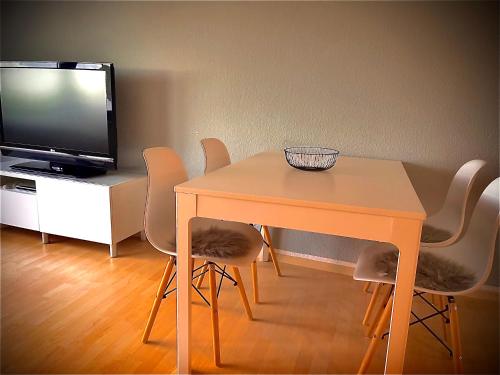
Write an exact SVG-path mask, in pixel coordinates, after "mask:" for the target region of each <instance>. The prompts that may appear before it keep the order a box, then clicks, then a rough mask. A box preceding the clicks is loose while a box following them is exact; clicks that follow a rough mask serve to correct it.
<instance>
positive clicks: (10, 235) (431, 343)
mask: <svg viewBox="0 0 500 375" xmlns="http://www.w3.org/2000/svg"><path fill="white" fill-rule="evenodd" d="M107 251H108V247H107V246H105V245H99V244H95V243H90V242H84V241H77V240H71V239H67V238H55V241H54V243H52V244H49V245H42V244H41V242H40V234H39V233H36V232H31V231H24V230H19V229H14V228H10V227H4V228H2V230H1V370H2V373H169V372H172V371H174V370H175V339H176V335H175V298H168V299H167V300H166V302H165V301H164V302H163V303H162V306H161V308H160V312H159V313H158V318H157V321H156V324H155V326H154V328H153V331H152V334H151V342H150V343H149V344H147V345H144V344H142V343H141V334H142V330H143V328H144V324H145V323H146V319H147V316H148V313H149V309H150V306H151V303H152V300H153V297H154V295H155V291H156V287H157V283H158V282H159V280H160V278H161V275H162V271H163V267H164V265H165V263H166V257H165V256H163V255H162V254H160V253H158V252H157V251H155V250H153V249H152V248H151V247H150V246H149V245H148V244H147V243H146V242H141V241H140V240H139V239H138V238H131V239H128V240H126V241H124V242H122V243H121V244H119V246H118V251H119V255H120V256H119V257H118V258H115V259H110V258H108V252H107ZM282 271H283V274H284V277H282V278H278V277H276V276H275V274H274V270H273V268H272V265H271V264H270V263H264V264H262V263H259V276H260V288H261V299H262V301H263V302H262V303H261V304H259V305H253V304H252V309H253V313H254V317H255V318H256V319H255V320H254V321H248V320H247V318H246V316H245V314H244V310H243V306H242V305H241V303H240V300H239V296H238V291H237V290H236V288H234V287H233V286H232V285H231V284H229V283H227V284H226V285H225V286H224V287H223V290H222V293H221V296H220V302H219V307H220V310H219V314H220V330H221V346H222V362H223V366H222V367H220V368H216V367H214V365H213V363H212V350H211V330H210V313H209V309H208V308H207V307H206V306H205V305H203V304H202V303H201V302H200V301H201V299H200V298H199V297H198V296H196V295H194V296H193V300H194V301H195V305H194V308H193V332H194V333H195V335H194V340H193V341H194V343H193V369H194V371H195V372H201V373H353V372H355V371H356V370H357V367H358V365H359V363H360V361H361V358H362V356H363V353H364V351H365V349H366V347H367V345H368V339H366V338H365V337H364V336H363V330H362V328H361V320H362V317H363V312H364V309H365V307H366V305H367V302H368V299H369V295H367V294H365V293H363V291H362V287H363V286H362V285H361V284H360V283H357V282H354V281H353V280H352V279H351V278H350V277H348V276H344V275H339V274H334V273H329V272H324V271H315V270H312V269H307V268H301V267H298V266H292V265H288V264H282ZM242 276H243V279H244V282H245V286H246V287H247V291H248V292H249V294H250V295H251V284H250V282H249V281H250V279H249V276H250V270H249V269H248V270H245V269H242ZM205 291H206V289H205ZM458 304H459V308H460V313H461V321H460V323H461V326H462V339H463V344H464V357H465V359H464V361H465V370H466V372H469V373H498V372H499V364H498V360H499V359H498V353H499V344H498V342H499V321H498V320H499V309H498V300H485V299H471V298H459V299H458ZM418 307H419V306H416V308H418ZM420 307H421V306H420ZM436 323H439V322H436ZM436 327H439V324H436ZM385 341H386V340H385ZM384 354H385V348H381V350H379V352H378V353H377V356H376V358H375V360H374V362H373V364H372V366H371V368H370V370H371V371H373V372H377V373H379V372H381V371H383V359H384ZM451 371H452V362H451V360H450V359H449V357H448V354H447V352H446V351H445V350H444V349H443V347H441V346H440V344H439V343H438V342H437V341H436V340H434V339H433V338H432V337H431V336H430V335H429V334H428V333H427V332H426V331H425V330H424V329H423V328H422V327H420V326H415V327H412V328H411V330H410V335H409V341H408V350H407V360H406V366H405V372H408V373H450V372H451Z"/></svg>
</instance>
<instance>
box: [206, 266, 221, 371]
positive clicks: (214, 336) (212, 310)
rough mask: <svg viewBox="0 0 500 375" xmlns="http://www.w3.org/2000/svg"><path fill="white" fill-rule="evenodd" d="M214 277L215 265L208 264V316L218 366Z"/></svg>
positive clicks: (217, 307) (217, 310)
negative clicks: (210, 319) (210, 320)
mask: <svg viewBox="0 0 500 375" xmlns="http://www.w3.org/2000/svg"><path fill="white" fill-rule="evenodd" d="M215 277H216V274H215V265H214V264H213V263H210V264H209V265H208V279H209V284H210V314H211V318H212V340H213V347H214V362H215V365H216V366H220V341H219V306H218V304H217V280H216V279H215Z"/></svg>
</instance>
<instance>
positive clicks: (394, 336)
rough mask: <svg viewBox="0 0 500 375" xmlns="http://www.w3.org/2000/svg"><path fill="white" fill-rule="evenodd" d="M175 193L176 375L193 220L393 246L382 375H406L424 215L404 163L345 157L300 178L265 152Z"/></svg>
mask: <svg viewBox="0 0 500 375" xmlns="http://www.w3.org/2000/svg"><path fill="white" fill-rule="evenodd" d="M175 192H176V199H177V252H178V253H177V372H178V373H182V374H184V373H190V372H191V354H192V353H191V272H192V268H191V267H192V263H191V233H190V231H191V229H190V220H191V219H192V218H194V217H207V218H213V219H223V220H231V221H237V222H242V223H259V224H263V225H267V226H271V227H278V228H286V229H294V230H301V231H309V232H316V233H324V234H331V235H338V236H344V237H351V238H358V239H366V240H373V241H380V242H388V243H392V244H394V245H395V246H396V247H397V248H398V249H399V263H398V268H397V275H396V284H395V292H394V304H393V308H392V316H391V323H390V331H389V332H390V333H389V342H388V347H387V354H386V362H385V373H391V374H395V373H402V371H403V365H404V358H405V349H406V340H407V336H408V324H409V319H410V310H411V304H412V295H413V286H414V281H415V272H416V266H417V259H418V252H419V244H420V233H421V230H422V222H423V221H424V220H425V218H426V214H425V210H424V209H423V207H422V205H421V203H420V200H419V199H418V196H417V194H416V193H415V190H414V188H413V186H412V184H411V182H410V180H409V178H408V176H407V174H406V171H405V169H404V166H403V163H402V162H401V161H395V160H378V159H368V158H358V157H348V156H341V157H339V158H338V160H337V163H336V165H335V166H334V167H333V168H331V169H329V170H326V171H303V170H298V169H294V168H292V167H291V166H289V165H288V164H287V162H286V160H285V157H284V154H283V153H282V152H264V153H260V154H257V155H255V156H252V157H250V158H248V159H245V160H243V161H240V162H238V163H234V164H231V165H229V166H227V167H224V168H221V169H219V170H217V171H214V172H212V173H209V174H207V175H205V176H202V177H198V178H194V179H192V180H190V181H187V182H185V183H182V184H180V185H177V186H176V187H175ZM362 339H363V338H362V337H360V340H362ZM332 355H335V353H332Z"/></svg>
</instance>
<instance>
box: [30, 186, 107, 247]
mask: <svg viewBox="0 0 500 375" xmlns="http://www.w3.org/2000/svg"><path fill="white" fill-rule="evenodd" d="M36 189H37V196H38V208H39V212H40V215H39V220H40V231H41V232H46V233H51V234H57V235H60V236H66V237H73V238H79V239H82V240H88V241H95V242H100V243H106V244H109V243H111V212H110V198H109V188H108V187H107V186H102V185H94V184H90V183H85V182H75V181H65V180H60V179H40V180H38V181H37V184H36Z"/></svg>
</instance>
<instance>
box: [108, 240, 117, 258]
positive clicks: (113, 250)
mask: <svg viewBox="0 0 500 375" xmlns="http://www.w3.org/2000/svg"><path fill="white" fill-rule="evenodd" d="M116 255H117V252H116V244H115V243H112V244H110V245H109V257H110V258H115V257H116Z"/></svg>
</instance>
